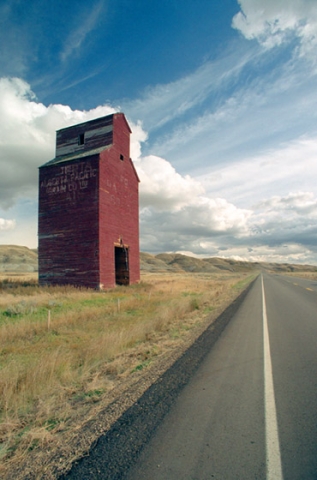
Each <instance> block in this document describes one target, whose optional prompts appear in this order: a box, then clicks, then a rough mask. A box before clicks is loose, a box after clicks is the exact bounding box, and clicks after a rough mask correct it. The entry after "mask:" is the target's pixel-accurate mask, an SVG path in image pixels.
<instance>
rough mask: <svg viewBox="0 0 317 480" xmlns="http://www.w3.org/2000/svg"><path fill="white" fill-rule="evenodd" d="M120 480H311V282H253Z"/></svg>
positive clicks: (316, 434)
mask: <svg viewBox="0 0 317 480" xmlns="http://www.w3.org/2000/svg"><path fill="white" fill-rule="evenodd" d="M124 478H126V479H127V480H141V479H146V480H174V479H175V480H176V479H177V480H187V479H188V480H207V479H208V480H209V479H219V480H226V479H228V480H231V479H243V480H248V479H250V480H251V479H252V480H254V479H267V480H273V479H274V480H280V479H282V478H283V479H285V480H293V479H294V480H295V479H296V480H297V479H298V480H309V479H315V480H316V479H317V282H311V281H306V280H300V279H294V278H290V277H283V276H276V275H268V274H263V276H260V277H259V278H258V279H257V280H256V282H255V283H254V285H253V287H252V289H251V290H250V291H249V293H248V295H247V297H246V299H245V300H244V302H243V304H242V305H241V306H240V308H239V310H238V312H237V313H236V314H235V315H234V317H233V318H232V320H231V322H230V323H229V325H228V326H227V327H226V329H225V331H224V332H223V334H222V335H221V337H220V338H219V340H218V341H217V343H216V344H215V345H214V347H213V348H212V349H211V351H210V353H209V354H208V355H207V356H206V357H205V360H204V361H203V363H202V364H201V366H200V367H199V369H198V370H197V372H196V374H195V375H194V377H193V378H192V379H191V381H190V382H189V383H188V384H187V386H186V387H185V388H184V389H183V390H182V392H181V394H180V395H179V397H178V399H177V400H176V402H175V403H174V404H173V406H172V408H171V409H170V411H169V413H168V414H167V416H166V417H165V419H164V421H163V422H162V423H161V425H160V426H159V427H158V428H157V429H156V432H155V435H154V436H153V437H152V438H151V440H150V442H149V443H148V445H147V446H146V447H145V448H144V449H143V451H142V453H141V455H140V457H139V459H138V461H137V463H136V464H135V465H134V466H133V467H132V468H131V469H130V471H129V472H128V474H127V476H126V477H124Z"/></svg>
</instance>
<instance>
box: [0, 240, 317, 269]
mask: <svg viewBox="0 0 317 480" xmlns="http://www.w3.org/2000/svg"><path fill="white" fill-rule="evenodd" d="M140 263H141V271H143V272H179V273H181V272H194V273H199V272H201V273H212V272H219V271H227V272H249V271H252V270H256V269H257V270H258V269H265V270H269V271H273V272H302V271H305V272H307V271H308V272H317V266H311V265H294V264H287V263H283V264H280V263H264V262H263V263H252V262H242V261H236V260H232V259H226V258H218V257H212V258H195V257H190V256H187V255H181V254H180V253H159V254H158V255H151V254H150V253H143V252H141V253H140ZM37 270H38V258H37V250H36V249H34V250H31V249H29V248H27V247H20V246H17V245H0V273H5V272H36V271H37Z"/></svg>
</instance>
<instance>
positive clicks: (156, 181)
mask: <svg viewBox="0 0 317 480" xmlns="http://www.w3.org/2000/svg"><path fill="white" fill-rule="evenodd" d="M135 165H136V168H137V171H138V175H139V177H140V180H141V185H140V189H141V199H140V200H141V206H153V207H155V208H156V209H158V210H164V209H166V208H168V209H174V210H177V211H178V210H179V209H180V208H181V207H183V206H184V205H187V204H188V203H191V201H192V198H193V197H194V198H196V197H197V195H199V194H202V193H203V192H204V189H203V187H202V185H201V184H200V183H199V182H197V181H196V180H194V179H193V178H191V177H190V176H189V175H185V176H181V175H180V174H179V173H177V172H176V170H175V168H173V167H172V165H171V164H170V163H169V162H167V161H166V160H164V159H163V158H160V157H156V156H154V155H149V156H147V157H143V158H139V160H138V161H137V162H135Z"/></svg>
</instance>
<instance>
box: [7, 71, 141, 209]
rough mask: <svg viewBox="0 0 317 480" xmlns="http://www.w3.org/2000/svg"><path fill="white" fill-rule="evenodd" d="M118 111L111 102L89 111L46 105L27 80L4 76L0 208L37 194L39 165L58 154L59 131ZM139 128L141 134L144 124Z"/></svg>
mask: <svg viewBox="0 0 317 480" xmlns="http://www.w3.org/2000/svg"><path fill="white" fill-rule="evenodd" d="M114 112H115V109H114V108H112V107H110V106H108V105H104V106H99V107H97V108H94V109H92V110H89V111H80V110H72V109H71V108H70V107H68V106H65V105H50V106H48V107H46V106H45V105H43V104H42V103H39V102H37V101H36V98H35V95H34V94H33V92H32V90H31V88H30V86H29V85H28V84H27V83H26V82H24V81H23V80H21V79H18V78H13V79H12V78H2V79H0V116H1V118H2V119H5V121H3V122H2V124H1V129H0V168H1V176H0V207H2V208H9V207H11V206H12V205H14V203H15V202H16V201H17V199H18V198H19V197H23V196H26V197H29V198H30V197H33V198H34V197H36V196H37V182H38V167H39V166H40V165H42V164H43V163H45V162H46V161H48V160H50V159H52V158H53V157H54V155H55V131H56V130H58V129H60V128H63V127H66V126H69V125H74V124H76V123H80V122H84V121H87V120H91V119H93V118H97V117H101V116H103V115H108V114H110V113H114ZM137 131H138V134H139V136H140V135H141V129H140V127H138V128H137ZM137 141H138V140H135V144H137ZM136 148H137V147H136V146H134V149H136Z"/></svg>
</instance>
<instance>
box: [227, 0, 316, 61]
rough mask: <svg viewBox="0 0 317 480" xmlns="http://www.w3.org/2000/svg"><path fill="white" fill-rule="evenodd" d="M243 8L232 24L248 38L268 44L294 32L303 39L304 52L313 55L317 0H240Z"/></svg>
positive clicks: (302, 51)
mask: <svg viewBox="0 0 317 480" xmlns="http://www.w3.org/2000/svg"><path fill="white" fill-rule="evenodd" d="M238 3H239V4H240V7H241V11H240V12H239V13H237V14H236V15H235V16H234V18H233V21H232V25H233V27H234V28H236V29H237V30H240V32H241V33H242V34H243V35H244V36H245V37H246V38H247V39H256V40H258V41H259V42H260V43H261V44H262V45H264V46H265V47H267V48H272V47H274V46H276V45H280V44H281V43H283V42H284V41H286V40H287V39H288V38H289V37H290V36H291V35H295V36H296V37H298V39H299V40H300V53H301V55H307V54H308V55H310V54H312V53H313V50H314V49H315V47H316V45H317V3H316V1H315V0H238Z"/></svg>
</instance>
